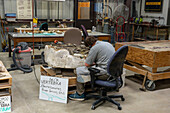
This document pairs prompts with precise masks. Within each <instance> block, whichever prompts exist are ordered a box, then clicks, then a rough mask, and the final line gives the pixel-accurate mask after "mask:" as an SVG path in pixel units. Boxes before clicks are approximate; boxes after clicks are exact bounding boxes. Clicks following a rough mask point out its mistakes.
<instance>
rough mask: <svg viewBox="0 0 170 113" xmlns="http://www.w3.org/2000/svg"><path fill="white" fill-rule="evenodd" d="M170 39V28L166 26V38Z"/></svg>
mask: <svg viewBox="0 0 170 113" xmlns="http://www.w3.org/2000/svg"><path fill="white" fill-rule="evenodd" d="M168 39H169V31H168V28H166V36H165V40H168Z"/></svg>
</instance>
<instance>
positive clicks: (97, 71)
mask: <svg viewBox="0 0 170 113" xmlns="http://www.w3.org/2000/svg"><path fill="white" fill-rule="evenodd" d="M88 70H89V71H90V77H91V88H92V90H93V91H94V81H95V79H96V77H95V74H97V73H100V70H98V69H96V68H92V67H90V68H88Z"/></svg>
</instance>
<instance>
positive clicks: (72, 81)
mask: <svg viewBox="0 0 170 113" xmlns="http://www.w3.org/2000/svg"><path fill="white" fill-rule="evenodd" d="M57 69H58V70H57ZM57 69H49V68H45V67H43V66H40V71H41V75H47V76H53V77H60V78H67V79H69V84H68V94H73V93H74V91H75V89H76V78H77V77H76V75H75V74H74V69H63V68H57Z"/></svg>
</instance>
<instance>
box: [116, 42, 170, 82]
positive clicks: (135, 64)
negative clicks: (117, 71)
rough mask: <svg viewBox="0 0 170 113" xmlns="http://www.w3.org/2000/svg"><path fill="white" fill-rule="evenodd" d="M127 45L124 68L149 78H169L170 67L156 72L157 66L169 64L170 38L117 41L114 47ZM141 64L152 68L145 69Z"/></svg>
mask: <svg viewBox="0 0 170 113" xmlns="http://www.w3.org/2000/svg"><path fill="white" fill-rule="evenodd" d="M123 45H128V54H127V57H126V60H127V61H128V62H129V63H130V65H129V64H125V65H124V68H126V69H128V70H131V71H134V72H136V73H139V74H142V75H146V73H147V78H148V79H149V80H153V81H155V80H160V79H167V78H170V69H167V70H163V71H160V72H158V71H157V68H159V67H166V66H170V40H161V41H146V42H122V43H119V42H117V43H116V45H115V49H116V50H118V49H119V48H120V47H121V46H123ZM143 65H146V66H148V67H151V68H152V71H149V70H148V69H146V68H145V67H144V66H143Z"/></svg>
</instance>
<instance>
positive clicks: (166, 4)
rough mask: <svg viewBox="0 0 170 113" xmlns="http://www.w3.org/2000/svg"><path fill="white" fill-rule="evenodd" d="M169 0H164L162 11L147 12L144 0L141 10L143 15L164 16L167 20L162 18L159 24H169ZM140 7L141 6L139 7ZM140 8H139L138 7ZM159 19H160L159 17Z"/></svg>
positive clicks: (143, 0)
mask: <svg viewBox="0 0 170 113" xmlns="http://www.w3.org/2000/svg"><path fill="white" fill-rule="evenodd" d="M169 2H170V1H169V0H164V1H163V7H162V12H160V13H159V12H145V0H142V10H141V15H142V16H154V17H164V18H165V20H162V19H161V20H160V21H159V24H163V25H167V22H168V8H169ZM138 8H140V7H138ZM138 10H139V9H138ZM152 19H153V18H151V19H150V18H147V19H146V18H144V21H149V22H150V21H151V20H152ZM157 20H158V19H157Z"/></svg>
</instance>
